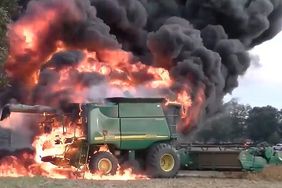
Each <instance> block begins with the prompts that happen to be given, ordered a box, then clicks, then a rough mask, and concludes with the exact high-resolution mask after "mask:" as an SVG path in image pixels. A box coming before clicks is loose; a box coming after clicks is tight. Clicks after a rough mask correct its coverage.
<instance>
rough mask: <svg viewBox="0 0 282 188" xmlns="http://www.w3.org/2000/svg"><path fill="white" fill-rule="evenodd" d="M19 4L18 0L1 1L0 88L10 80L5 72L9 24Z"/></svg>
mask: <svg viewBox="0 0 282 188" xmlns="http://www.w3.org/2000/svg"><path fill="white" fill-rule="evenodd" d="M18 10H19V9H18V5H17V1H16V0H1V1H0V88H3V87H4V86H7V85H8V80H7V78H6V75H5V72H4V63H5V61H6V57H7V54H8V45H7V38H6V32H7V24H8V23H9V22H10V20H11V18H12V17H13V16H16V15H17V12H18Z"/></svg>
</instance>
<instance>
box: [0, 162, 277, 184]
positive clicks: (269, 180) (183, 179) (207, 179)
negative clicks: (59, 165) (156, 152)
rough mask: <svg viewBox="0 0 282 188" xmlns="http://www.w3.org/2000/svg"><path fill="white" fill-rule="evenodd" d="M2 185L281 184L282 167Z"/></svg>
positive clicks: (6, 181)
mask: <svg viewBox="0 0 282 188" xmlns="http://www.w3.org/2000/svg"><path fill="white" fill-rule="evenodd" d="M0 183H1V185H0V187H1V188H67V187H75V188H90V187H93V188H94V187H95V188H99V187H106V188H114V187H122V188H130V187H134V188H143V187H154V188H158V187H159V188H164V187H169V188H170V187H181V188H184V187H189V188H197V187H212V188H223V187H224V188H226V187H227V188H231V187H232V188H239V187H240V188H265V187H267V188H276V187H277V188H281V187H282V168H280V167H279V168H269V169H266V170H264V171H263V172H262V173H258V174H252V173H242V172H235V173H234V172H214V171H208V172H197V171H193V172H181V173H180V174H179V176H178V178H174V179H152V180H132V181H113V180H111V181H109V180H108V181H106V180H103V181H97V180H96V181H93V180H59V179H49V178H44V177H33V178H29V177H20V178H0Z"/></svg>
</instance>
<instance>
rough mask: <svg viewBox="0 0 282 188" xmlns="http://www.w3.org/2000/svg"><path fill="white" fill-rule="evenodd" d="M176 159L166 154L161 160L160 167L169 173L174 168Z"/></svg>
mask: <svg viewBox="0 0 282 188" xmlns="http://www.w3.org/2000/svg"><path fill="white" fill-rule="evenodd" d="M174 163H175V161H174V157H173V156H172V155H171V154H168V153H166V154H164V155H162V156H161V158H160V167H161V169H162V170H163V171H165V172H169V171H171V170H172V169H173V167H174Z"/></svg>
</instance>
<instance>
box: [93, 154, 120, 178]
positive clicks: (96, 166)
mask: <svg viewBox="0 0 282 188" xmlns="http://www.w3.org/2000/svg"><path fill="white" fill-rule="evenodd" d="M102 163H104V164H106V165H110V168H109V169H107V168H106V170H105V169H104V170H103V169H102V168H103V167H102V165H103V164H102ZM89 169H90V172H91V173H100V174H102V175H109V174H110V175H115V174H116V171H117V169H118V159H117V158H116V157H115V156H114V155H113V154H112V153H110V152H107V151H99V152H97V153H95V154H94V155H93V156H92V157H91V159H90V161H89Z"/></svg>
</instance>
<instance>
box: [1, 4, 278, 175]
mask: <svg viewBox="0 0 282 188" xmlns="http://www.w3.org/2000/svg"><path fill="white" fill-rule="evenodd" d="M281 10H282V2H281V1H273V0H265V1H257V0H248V1H238V2H237V1H236V3H234V1H226V0H217V1H214V0H204V1H199V0H168V1H163V0H30V2H29V3H28V5H27V9H26V11H25V12H24V14H23V15H22V16H20V17H19V18H18V20H17V21H15V22H13V23H11V24H10V25H9V27H8V28H9V29H8V33H7V36H8V40H7V41H8V44H9V54H8V57H7V61H6V63H5V72H6V73H7V76H8V78H9V81H10V87H7V88H5V90H4V91H3V92H1V93H0V102H1V104H2V105H5V104H7V103H10V101H11V99H15V100H16V101H17V103H23V104H28V105H31V106H26V105H17V104H10V105H7V106H5V108H4V109H3V113H2V119H3V118H5V117H6V116H8V115H9V114H10V113H11V112H29V113H31V114H34V113H38V116H37V117H33V118H31V119H32V121H35V120H37V122H39V123H37V124H36V125H39V126H35V127H32V128H31V129H32V131H31V133H32V134H30V135H29V139H30V142H31V143H32V147H31V148H32V150H33V151H31V152H26V151H24V152H23V153H20V154H18V153H12V155H9V154H10V153H9V152H7V153H4V152H2V153H4V154H5V156H3V157H2V158H1V159H0V175H1V176H19V175H22V176H35V175H42V176H47V177H54V178H74V174H76V176H80V175H81V172H83V176H84V177H86V178H90V179H95V178H96V177H97V176H95V174H97V173H98V174H109V175H111V174H118V175H119V174H122V175H121V176H118V178H117V179H123V178H124V179H135V178H138V177H139V176H138V175H136V176H135V175H133V174H132V173H129V175H128V176H127V175H124V174H123V173H124V171H125V172H127V171H126V170H124V169H127V167H128V166H130V167H134V168H135V170H136V169H141V170H142V169H144V170H145V171H146V172H147V174H148V175H149V176H151V177H174V176H175V175H176V173H177V171H178V170H179V168H180V166H181V167H187V166H188V167H193V166H198V167H199V166H200V164H203V163H202V162H200V161H201V159H202V158H201V157H202V156H205V153H195V152H196V151H195V152H194V153H191V152H192V151H191V150H190V149H189V146H182V145H181V144H180V143H178V141H177V138H176V135H177V134H186V135H187V133H189V131H191V129H195V128H196V127H197V125H199V124H201V123H202V122H204V121H205V120H207V119H208V118H210V117H213V116H214V115H215V114H217V113H220V112H221V110H222V99H223V97H224V96H225V95H226V94H227V93H230V92H232V90H233V89H234V88H236V87H237V86H238V77H239V76H240V75H243V74H244V73H245V71H246V70H247V68H248V67H249V65H250V56H249V54H248V50H249V49H251V48H253V47H254V46H255V45H257V44H260V43H262V42H263V41H265V40H267V39H270V38H272V37H273V36H275V35H276V34H277V33H278V31H279V30H278V29H277V28H280V19H281V12H282V11H281ZM207 18H209V19H207ZM119 97H120V98H119ZM160 98H165V100H163V99H160ZM97 99H103V100H102V101H101V102H97ZM95 101H96V102H95ZM93 102H94V103H93ZM37 104H40V105H47V106H32V105H37ZM15 114H16V113H15ZM17 114H18V113H17ZM12 116H13V113H12V114H11V117H10V119H11V120H12ZM19 116H20V115H19ZM24 117H25V116H24ZM8 119H9V118H8ZM16 122H17V124H18V125H17V126H16V127H17V128H15V129H14V130H13V131H14V132H17V133H21V130H22V128H24V127H29V125H27V124H28V123H27V122H25V121H23V122H20V121H16ZM4 124H5V123H4ZM1 126H3V125H2V124H1ZM4 128H5V129H13V127H12V126H9V123H7V124H5V126H4ZM176 132H177V134H176ZM1 134H2V133H1V131H0V139H1ZM6 138H9V134H8V133H7V134H6V130H5V135H4V140H5V139H6ZM8 144H11V142H10V143H8ZM230 152H231V153H232V152H233V154H232V160H231V161H232V162H234V163H232V165H231V164H225V165H221V166H225V167H226V166H228V165H229V166H230V165H231V166H236V167H239V168H246V169H249V170H254V169H261V168H262V166H263V165H254V164H257V163H256V162H254V161H256V160H255V159H257V160H259V161H264V162H263V163H260V164H268V163H272V162H273V161H279V160H273V157H276V159H279V155H278V154H277V153H272V154H273V155H267V157H266V156H265V155H258V154H257V152H253V153H249V154H250V155H240V156H242V157H241V158H240V160H238V156H239V153H240V152H241V150H235V151H234V150H232V151H230ZM258 153H262V152H258ZM266 153H269V152H266ZM243 156H250V157H245V158H244V157H243ZM204 159H207V160H204V162H207V164H213V163H210V161H209V159H211V158H210V157H204ZM218 161H222V160H218ZM250 161H253V162H250ZM270 161H271V162H270ZM196 164H199V165H196ZM243 164H250V165H249V166H248V165H247V167H246V165H243ZM58 166H59V167H64V168H59V167H58ZM219 166H220V165H219ZM204 167H207V166H205V165H204ZM9 170H10V171H9ZM91 172H94V174H93V173H91ZM77 173H78V174H77ZM141 177H143V176H141ZM99 178H100V177H98V178H97V179H99ZM100 179H101V178H100Z"/></svg>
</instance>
